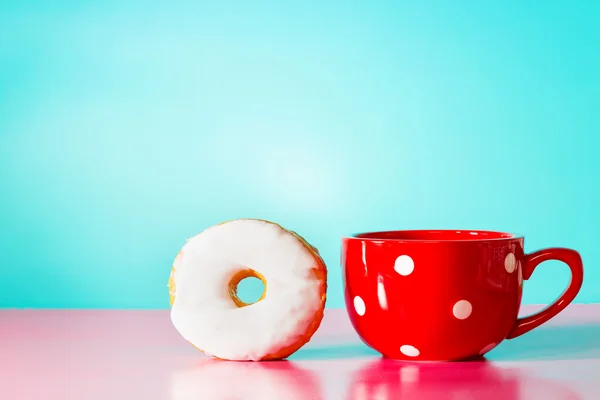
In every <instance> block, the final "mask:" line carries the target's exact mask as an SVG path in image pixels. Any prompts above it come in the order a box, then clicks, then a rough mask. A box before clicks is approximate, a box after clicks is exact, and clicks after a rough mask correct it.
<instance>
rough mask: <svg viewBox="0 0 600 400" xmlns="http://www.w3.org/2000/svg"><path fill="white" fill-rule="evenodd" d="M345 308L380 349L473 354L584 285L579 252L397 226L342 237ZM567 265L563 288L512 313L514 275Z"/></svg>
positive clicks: (423, 357)
mask: <svg viewBox="0 0 600 400" xmlns="http://www.w3.org/2000/svg"><path fill="white" fill-rule="evenodd" d="M341 258H342V259H341V265H342V268H343V278H344V287H345V290H344V291H345V299H346V309H347V311H348V315H349V317H350V320H351V322H352V325H353V326H354V329H355V330H356V332H357V333H358V335H359V336H360V337H361V339H362V340H363V341H364V342H365V343H366V344H367V345H368V346H369V347H371V348H373V349H375V350H377V351H378V352H380V353H381V354H383V355H384V356H385V357H388V358H393V359H401V360H417V361H455V360H463V359H469V358H473V357H478V356H482V355H483V354H485V353H487V352H488V351H490V350H491V349H493V348H494V347H496V346H497V345H498V344H499V343H500V342H502V341H503V340H504V339H512V338H515V337H517V336H520V335H522V334H524V333H527V332H529V331H530V330H532V329H533V328H536V327H538V326H540V325H542V324H543V323H545V322H546V321H548V320H549V319H551V318H552V317H554V316H555V315H556V314H558V313H559V312H561V311H562V310H563V309H564V308H565V307H566V306H567V305H569V303H571V301H573V299H574V298H575V296H576V295H577V293H578V292H579V289H580V288H581V284H582V283H583V263H582V260H581V256H580V255H579V253H578V252H576V251H575V250H571V249H564V248H549V249H544V250H539V251H536V252H533V253H530V254H525V253H524V251H523V237H522V236H517V235H513V234H510V233H503V232H492V231H470V230H467V231H464V230H460V231H459V230H405V231H387V232H369V233H362V234H357V235H354V236H351V237H345V238H343V239H342V255H341ZM548 260H559V261H562V262H564V263H566V264H567V265H568V266H569V268H570V270H571V282H570V283H569V286H568V287H567V289H566V290H565V291H564V293H563V294H562V295H561V296H560V297H559V298H558V299H557V300H556V301H555V302H554V303H552V304H551V305H549V306H548V307H546V308H545V309H543V310H542V311H540V312H538V313H535V314H533V315H530V316H527V317H525V318H518V312H519V307H520V305H521V296H522V292H523V280H527V279H529V277H530V276H531V274H532V273H533V271H534V270H535V268H536V267H537V266H538V265H539V264H540V263H542V262H544V261H548Z"/></svg>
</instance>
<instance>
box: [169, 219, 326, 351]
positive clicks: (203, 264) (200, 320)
mask: <svg viewBox="0 0 600 400" xmlns="http://www.w3.org/2000/svg"><path fill="white" fill-rule="evenodd" d="M249 277H256V278H259V279H260V280H261V281H262V282H263V284H264V286H265V289H264V292H263V295H262V297H261V298H260V299H259V300H258V301H257V302H256V303H253V304H246V303H244V302H243V301H242V300H240V299H239V298H238V296H237V292H236V289H237V285H238V284H239V283H240V281H242V280H243V279H245V278H249ZM326 279H327V270H326V268H325V263H324V262H323V260H322V259H321V257H320V256H319V253H318V251H317V250H316V249H315V248H314V247H312V246H311V245H310V244H308V243H307V242H306V241H305V240H304V239H303V238H301V237H300V236H299V235H297V234H296V233H294V232H291V231H288V230H286V229H284V228H282V227H281V226H279V225H277V224H274V223H272V222H268V221H262V220H256V219H238V220H234V221H229V222H225V223H223V224H219V225H216V226H213V227H210V228H208V229H206V230H205V231H203V232H202V233H200V234H198V235H196V236H194V237H193V238H191V239H190V240H188V242H187V243H186V244H185V245H184V246H183V248H182V249H181V251H180V252H179V254H178V255H177V257H176V259H175V262H174V264H173V268H172V270H171V277H170V279H169V289H170V294H171V305H172V308H171V320H172V322H173V325H174V326H175V328H176V329H177V330H178V331H179V333H180V334H181V335H182V336H183V337H184V338H185V339H186V340H187V341H189V342H190V343H191V344H192V345H194V346H195V347H196V348H198V349H201V350H202V351H204V352H205V353H207V354H210V355H213V356H215V357H217V358H221V359H227V360H273V359H281V358H286V357H288V356H289V355H290V354H292V353H294V352H295V351H296V350H298V349H299V348H300V347H302V346H303V345H304V344H305V343H307V342H308V341H309V340H310V338H311V336H312V335H313V334H314V332H315V331H316V330H317V328H318V327H319V325H320V323H321V320H322V318H323V309H324V307H325V296H326V289H327V282H326Z"/></svg>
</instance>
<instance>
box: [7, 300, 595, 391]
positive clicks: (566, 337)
mask: <svg viewBox="0 0 600 400" xmlns="http://www.w3.org/2000/svg"><path fill="white" fill-rule="evenodd" d="M534 309H535V308H533V307H525V309H524V310H523V312H522V313H523V314H527V313H530V312H531V311H533V310H534ZM0 398H2V399H11V400H20V399H36V400H37V399H40V400H42V399H43V400H58V399H61V400H64V399H90V400H96V399H147V400H150V399H172V400H184V399H185V400H188V399H190V400H191V399H194V400H212V399H223V400H245V399H251V400H255V399H256V400H272V399H277V400H288V399H289V400H308V399H315V400H316V399H348V400H350V399H352V400H391V399H420V400H426V399H464V400H469V399H485V400H493V399H542V400H553V399H572V400H575V399H600V304H598V305H572V306H570V307H568V308H567V310H566V311H564V312H563V313H562V314H561V315H560V316H558V317H557V318H555V319H554V320H552V321H551V322H549V323H547V324H546V325H544V326H542V327H541V328H538V329H537V330H535V331H533V332H531V333H529V334H527V335H525V336H523V337H521V338H517V339H513V340H510V341H505V342H503V343H502V344H501V345H500V346H499V347H498V348H496V349H494V350H493V351H492V352H491V353H489V355H488V356H487V357H486V359H482V360H479V361H471V362H462V363H407V362H400V361H392V360H384V359H382V358H381V357H379V356H378V354H377V353H375V352H374V351H373V350H371V349H369V348H367V347H366V346H365V345H364V344H363V343H362V342H361V341H360V339H358V337H357V336H356V334H355V333H354V331H353V330H352V327H351V325H350V323H349V321H348V318H347V316H346V312H345V310H328V311H327V312H326V315H325V319H324V321H323V324H322V325H321V328H320V329H319V331H318V332H317V334H316V335H315V337H314V338H313V340H312V341H311V342H310V343H309V344H308V345H306V346H305V347H304V348H303V349H301V350H300V351H299V352H297V353H296V354H294V355H293V356H292V357H291V358H290V360H289V361H281V362H266V363H254V362H244V363H240V362H225V361H216V360H212V359H209V358H207V357H205V356H203V355H202V354H201V353H199V352H197V351H196V350H195V349H194V348H192V347H191V345H189V344H188V343H187V342H185V341H184V340H183V339H182V338H181V337H180V336H179V334H178V333H177V332H176V331H175V330H174V328H173V327H172V325H171V322H170V319H169V312H168V311H165V310H160V311H118V310H114V311H104V310H94V311H90V310H0Z"/></svg>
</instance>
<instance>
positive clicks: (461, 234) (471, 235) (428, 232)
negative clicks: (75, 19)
mask: <svg viewBox="0 0 600 400" xmlns="http://www.w3.org/2000/svg"><path fill="white" fill-rule="evenodd" d="M436 234H444V235H452V234H455V235H457V236H456V238H435V237H434V236H435V235H436ZM403 235H404V237H402V236H403ZM410 235H413V236H414V235H416V236H417V237H409V236H410ZM467 235H468V236H467ZM418 236H421V237H418ZM426 236H430V237H426ZM522 238H524V236H523V235H521V234H516V233H510V232H504V231H494V230H482V229H399V230H384V231H366V232H358V233H353V234H350V235H347V236H343V237H342V240H344V241H346V240H362V241H369V242H393V243H465V242H472V243H476V242H496V241H510V240H516V239H522Z"/></svg>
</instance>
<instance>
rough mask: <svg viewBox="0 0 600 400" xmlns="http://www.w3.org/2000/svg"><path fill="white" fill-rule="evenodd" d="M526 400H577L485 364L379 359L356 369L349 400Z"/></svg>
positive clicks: (557, 387)
mask: <svg viewBox="0 0 600 400" xmlns="http://www.w3.org/2000/svg"><path fill="white" fill-rule="evenodd" d="M529 398H539V399H552V400H577V399H579V398H580V397H579V396H578V395H577V394H576V393H575V392H574V391H572V390H570V389H569V388H567V387H565V386H563V385H561V384H559V383H557V382H554V381H549V380H544V379H540V378H532V377H530V376H526V375H523V374H522V373H520V372H519V371H515V370H511V369H509V368H506V369H505V368H499V367H496V366H494V365H492V364H491V363H490V362H487V361H474V362H465V363H403V362H397V361H393V360H387V359H381V360H377V361H375V362H372V363H370V364H367V365H366V366H365V367H364V368H362V369H360V370H359V371H358V372H356V374H355V375H354V377H353V379H352V382H351V384H350V390H349V393H348V397H347V399H348V400H396V399H402V400H429V399H431V400H437V399H450V400H455V399H456V400H468V399H488V400H492V399H510V400H520V399H529Z"/></svg>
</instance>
